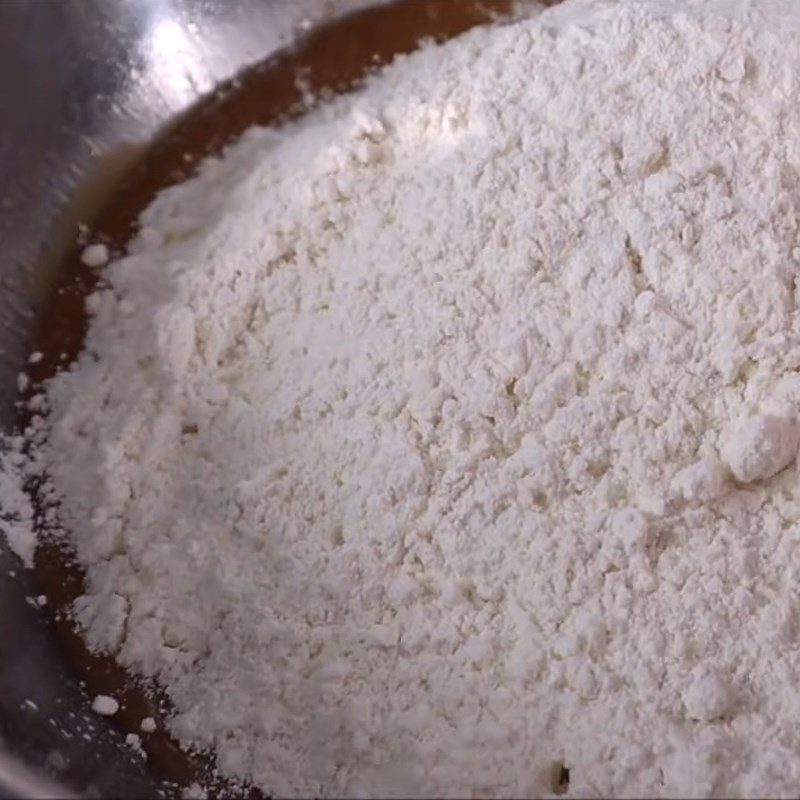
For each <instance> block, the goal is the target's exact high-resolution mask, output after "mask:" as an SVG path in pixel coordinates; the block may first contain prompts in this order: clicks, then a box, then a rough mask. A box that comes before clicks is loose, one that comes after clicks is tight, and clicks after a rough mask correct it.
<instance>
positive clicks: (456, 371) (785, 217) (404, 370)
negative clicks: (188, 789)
mask: <svg viewBox="0 0 800 800" xmlns="http://www.w3.org/2000/svg"><path fill="white" fill-rule="evenodd" d="M791 5H792V4H788V5H783V4H780V3H768V4H767V3H751V4H740V5H737V9H738V10H737V12H736V15H735V16H732V15H731V13H729V12H730V10H731V8H732V4H730V3H719V2H712V1H711V0H709V2H689V3H671V2H657V3H656V2H653V3H650V2H636V3H605V2H599V1H597V2H594V1H593V0H583V1H582V2H575V1H571V2H566V3H564V4H563V5H562V6H558V7H556V8H553V9H549V10H547V11H544V12H542V13H541V14H539V15H537V16H533V17H531V18H526V19H521V20H517V21H514V22H512V23H509V24H505V25H497V26H493V27H488V28H482V29H479V30H475V31H473V32H470V33H468V34H466V35H464V36H462V37H460V38H459V39H457V40H455V41H452V42H449V43H447V44H444V45H441V46H433V45H432V46H427V47H424V48H423V49H421V50H420V51H419V52H416V53H414V54H412V55H410V56H403V57H401V58H399V59H397V61H396V62H395V63H394V64H392V65H391V66H390V67H388V68H386V69H385V70H382V71H381V72H380V73H379V74H377V75H376V76H374V77H372V78H370V79H369V80H368V81H367V82H366V85H365V86H364V87H363V88H361V89H359V90H358V91H357V92H355V93H353V94H351V95H348V96H345V97H341V98H338V99H335V100H333V101H331V102H329V103H327V104H325V105H323V106H321V107H319V108H318V109H317V110H314V111H312V112H310V113H309V114H307V115H306V116H305V117H303V118H302V119H300V120H298V121H296V122H291V123H287V124H285V125H283V126H282V127H280V128H262V129H252V130H250V131H248V132H247V133H246V134H245V135H244V136H243V137H242V138H241V140H240V141H238V142H237V143H236V144H234V145H232V146H231V147H229V148H228V149H227V150H226V151H225V152H224V153H223V154H222V156H221V157H219V158H213V159H210V160H208V161H206V162H205V163H204V164H203V165H202V167H201V169H200V171H199V174H198V175H197V176H196V177H194V178H192V179H191V180H188V181H186V182H185V183H183V184H181V185H178V186H175V187H173V188H170V189H169V190H167V191H165V192H163V193H162V194H161V195H160V196H159V197H158V198H157V199H156V200H155V201H154V203H153V204H152V205H151V206H150V207H149V208H148V209H147V211H146V212H145V213H144V214H143V216H142V219H141V229H140V233H139V234H138V235H137V236H136V237H135V238H134V240H133V241H132V243H131V245H130V247H129V249H128V252H127V253H126V254H125V255H123V256H122V257H119V258H116V259H113V260H112V261H111V262H110V263H109V264H108V265H107V266H105V267H104V268H103V271H102V276H103V283H102V284H101V288H99V289H98V290H97V291H96V292H95V293H94V294H93V295H92V296H91V297H90V298H89V301H88V302H89V308H90V311H91V313H92V324H91V327H90V330H89V332H88V336H87V339H86V347H85V352H84V353H83V354H82V355H81V356H80V357H79V359H78V360H77V362H76V364H74V365H73V366H72V367H71V368H69V369H67V370H65V371H63V372H62V373H61V374H59V375H58V376H57V377H56V378H54V379H53V380H52V381H50V382H49V384H48V385H47V387H46V395H47V405H48V407H49V414H48V416H47V420H46V426H47V436H46V440H45V442H44V444H43V445H42V446H41V447H40V448H39V449H38V452H37V455H36V459H37V469H38V470H40V472H41V473H42V474H43V475H47V476H48V480H49V491H50V496H51V497H52V498H53V499H54V500H57V501H58V503H59V514H60V516H61V519H62V522H63V524H64V527H65V529H66V530H67V531H69V532H70V541H71V543H72V544H73V546H74V548H75V551H76V555H77V558H78V560H79V561H80V563H81V564H83V566H84V567H85V568H86V575H87V581H86V593H85V595H84V596H83V597H82V598H81V599H80V600H79V601H78V602H77V603H76V604H75V608H74V613H75V615H76V618H77V620H78V621H79V623H80V624H81V626H82V627H83V629H84V631H85V635H86V639H87V641H88V642H89V643H90V645H91V646H92V647H93V648H95V649H98V650H102V651H105V652H108V653H111V654H113V656H114V657H115V658H116V659H117V660H118V661H119V662H120V663H121V664H123V665H124V666H125V667H127V668H129V669H131V670H133V671H134V672H136V673H138V674H141V675H144V676H147V677H153V678H155V679H157V680H158V681H159V682H160V684H161V685H162V686H163V687H164V688H165V690H166V692H167V694H168V696H169V699H170V701H171V703H172V706H173V707H174V713H173V714H172V716H171V717H170V718H169V720H168V721H167V727H168V730H169V732H170V733H171V734H172V735H173V736H175V737H177V738H178V739H179V740H180V741H181V742H183V743H184V744H186V745H195V746H199V747H208V748H211V749H213V750H214V751H215V753H216V754H217V757H218V766H219V769H220V770H221V771H222V773H224V774H226V775H231V776H238V777H241V778H246V779H248V780H250V781H252V782H253V783H254V784H256V785H257V786H259V787H261V788H262V789H263V790H264V791H265V792H266V793H268V794H272V795H274V796H312V795H315V796H386V795H393V796H444V795H447V796H461V797H463V796H479V795H486V796H503V797H507V796H542V795H547V794H554V793H564V794H566V795H567V796H577V797H583V796H587V795H602V796H623V795H624V796H666V797H676V796H687V795H696V794H716V795H722V796H731V795H745V796H747V795H750V796H752V795H759V796H764V795H769V796H781V795H787V796H788V795H794V794H796V792H797V786H798V783H800V729H798V726H797V722H796V720H797V717H798V714H800V699H798V694H797V691H796V687H797V682H798V674H799V672H798V671H799V670H800V661H799V660H798V657H797V653H798V652H799V651H798V647H800V597H799V596H798V591H797V576H798V575H800V524H799V522H798V521H799V520H800V479H799V478H798V474H797V467H796V463H795V456H796V452H797V444H798V428H797V419H796V409H798V408H800V379H799V378H798V372H799V371H800V314H798V292H799V291H800V290H798V283H797V276H798V271H799V270H800V229H799V228H798V219H800V216H799V215H800V104H798V102H797V98H798V91H799V90H800V86H798V81H800V36H799V35H798V25H797V20H796V16H797V13H796V10H795V11H794V12H792V10H791ZM87 255H88V256H90V258H89V260H90V261H91V262H92V263H95V262H97V263H98V265H99V264H100V263H101V261H102V260H103V259H104V258H105V257H106V254H105V253H98V252H97V251H92V252H91V253H89V254H87ZM101 256H102V258H101ZM23 505H24V504H22V505H20V509H21V510H20V512H19V514H18V515H17V517H15V522H14V524H17V522H18V520H19V519H20V518H21V516H20V515H23V516H24V515H25V514H27V513H28V512H27V511H26V510H25V509H24V507H23ZM104 708H105V706H104ZM109 710H110V709H109ZM99 713H105V712H104V709H99Z"/></svg>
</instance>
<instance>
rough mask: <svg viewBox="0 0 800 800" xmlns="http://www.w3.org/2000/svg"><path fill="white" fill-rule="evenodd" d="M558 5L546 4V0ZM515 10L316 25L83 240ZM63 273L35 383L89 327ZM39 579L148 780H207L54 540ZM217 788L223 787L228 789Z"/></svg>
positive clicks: (488, 0)
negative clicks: (316, 101)
mask: <svg viewBox="0 0 800 800" xmlns="http://www.w3.org/2000/svg"><path fill="white" fill-rule="evenodd" d="M557 1H558V0H549V2H550V3H551V4H552V3H554V2H557ZM512 6H513V3H512V0H483V1H482V2H477V1H476V0H406V2H396V3H391V4H388V5H380V6H378V7H375V8H371V9H368V10H366V11H362V12H358V13H356V14H353V15H350V16H347V17H344V18H341V19H338V20H335V21H333V22H331V23H327V24H324V25H322V26H320V27H318V28H316V29H315V30H313V31H312V32H311V33H310V34H309V35H308V36H307V37H306V38H305V39H303V40H302V41H301V42H299V43H298V44H297V45H295V46H294V47H293V48H292V49H291V50H289V51H284V52H281V53H279V54H277V55H275V56H273V57H271V58H270V59H268V60H267V61H265V62H263V63H261V64H259V65H257V66H255V67H253V68H251V69H248V70H246V71H245V72H243V73H242V74H240V75H239V76H237V78H236V79H235V80H233V81H230V82H228V83H226V84H224V85H223V86H221V87H220V88H219V89H218V90H217V92H215V93H214V94H213V95H212V96H210V97H209V98H207V99H205V100H202V101H201V102H200V103H198V104H197V105H196V106H195V107H194V108H192V109H191V110H190V111H189V112H188V113H187V114H186V115H185V116H183V117H182V118H181V119H179V120H178V121H177V122H176V123H175V124H174V125H173V126H172V127H171V128H170V129H169V130H167V131H166V132H165V133H164V135H163V136H161V137H160V138H159V139H158V140H157V141H156V142H155V143H154V144H153V145H152V146H151V147H150V148H149V149H148V150H147V151H146V152H145V154H144V155H143V157H142V158H141V160H140V161H139V162H138V163H137V164H136V165H135V166H134V167H133V168H132V169H131V170H130V171H129V173H128V174H127V176H126V177H124V178H123V179H122V180H121V181H119V182H118V183H117V184H116V187H115V188H114V190H113V191H112V192H111V194H110V196H109V197H108V199H107V201H106V202H105V204H104V206H103V208H102V210H101V211H100V213H99V214H97V216H96V218H95V219H94V220H92V221H91V224H90V226H89V237H88V238H89V240H90V241H103V242H105V243H107V244H108V245H109V247H110V248H111V250H112V252H113V253H117V254H119V253H122V252H124V250H125V246H126V243H127V242H128V241H129V239H130V237H131V234H132V233H133V232H134V230H135V226H136V220H137V218H138V217H139V215H140V214H141V212H142V211H143V210H144V209H145V208H146V207H147V205H148V204H149V203H150V202H151V201H152V199H153V198H154V196H155V195H156V193H158V192H159V191H161V190H162V189H164V188H166V187H167V186H170V185H172V184H175V183H177V182H180V181H182V180H184V179H186V178H187V177H189V176H190V175H191V174H192V173H193V171H194V169H195V167H196V166H197V164H198V162H199V161H200V160H201V159H203V158H204V157H205V156H207V155H209V154H211V153H215V152H218V151H219V150H220V148H221V147H222V146H224V145H225V144H226V143H228V142H230V141H231V140H232V139H234V138H235V137H237V136H238V135H239V134H241V133H242V132H243V131H244V130H246V129H247V128H248V127H250V126H251V125H268V124H273V123H275V122H278V121H280V120H282V119H285V118H289V117H291V116H294V115H296V114H298V113H300V112H301V110H302V104H301V103H302V97H303V93H304V91H306V92H307V91H309V90H310V91H311V92H312V93H314V94H317V95H318V94H320V93H324V92H331V91H334V92H339V91H344V90H346V89H348V88H350V87H352V86H353V85H354V84H356V83H357V82H358V81H359V79H361V78H363V77H364V76H365V75H366V74H367V73H368V72H369V71H370V70H372V69H374V68H375V67H376V66H377V65H380V64H382V63H386V62H387V61H390V60H391V59H392V57H393V56H395V55H396V54H398V53H403V52H408V51H410V50H413V49H414V48H415V47H416V46H417V44H418V42H419V41H420V40H421V39H425V38H434V39H437V40H444V39H448V38H450V37H452V36H455V35H457V34H459V33H461V32H463V31H465V30H467V29H469V28H471V27H473V26H474V25H478V24H481V23H485V22H487V21H490V20H492V19H494V18H497V17H502V16H504V15H506V14H508V13H509V12H510V11H511V10H512ZM301 86H302V88H301ZM58 275H59V277H58V285H57V286H56V287H55V290H54V291H53V293H52V295H51V298H50V301H49V303H48V304H47V307H46V310H45V313H44V314H43V315H42V318H41V323H40V325H39V327H38V334H37V337H36V340H35V349H36V350H38V351H40V352H41V353H42V354H43V358H42V360H41V361H40V362H38V363H37V364H35V365H32V366H31V368H30V370H29V371H30V377H31V378H32V380H33V383H34V385H37V384H38V383H40V382H41V381H43V380H45V379H47V378H48V377H50V376H52V375H53V374H54V373H55V372H56V370H57V369H58V368H60V367H63V366H64V365H65V364H66V363H69V362H70V361H71V360H72V359H74V358H75V356H76V355H77V354H78V352H79V351H80V349H81V346H82V342H83V338H84V335H85V332H86V326H87V318H86V314H85V311H84V300H85V297H86V295H87V293H89V292H90V291H91V290H92V288H93V287H94V285H95V283H96V281H97V275H96V274H95V272H94V271H92V270H90V269H88V268H87V267H85V266H84V265H83V264H82V263H81V261H80V246H79V245H78V243H77V242H76V243H75V244H74V245H73V246H72V247H71V249H70V251H69V252H68V253H67V254H66V256H65V258H64V259H63V263H62V265H61V268H60V270H59V272H58ZM35 577H36V580H37V582H38V584H39V586H40V589H41V591H42V593H44V594H46V595H47V598H48V606H47V608H48V609H49V610H50V613H51V614H52V617H51V620H50V622H51V624H52V627H53V630H54V633H55V635H56V636H57V638H58V640H59V642H60V645H61V647H62V648H63V650H64V651H65V654H66V656H67V657H68V658H69V660H70V662H71V663H72V664H74V666H75V668H76V670H77V671H78V673H79V675H80V676H81V678H82V679H83V680H84V681H85V682H86V685H87V687H88V689H89V691H90V692H91V693H94V694H109V695H112V696H113V697H115V698H117V699H118V700H119V701H120V703H121V708H120V711H119V712H118V714H117V715H116V716H115V717H114V722H115V723H116V724H117V725H118V726H119V727H120V729H121V730H123V731H124V732H132V733H136V734H139V735H141V737H142V740H143V746H144V748H145V750H146V751H147V755H148V759H149V761H148V763H149V764H150V767H151V769H152V771H153V773H154V775H155V776H156V777H157V778H159V779H162V780H165V781H169V782H174V783H176V784H179V785H187V784H189V783H191V782H192V781H194V780H198V779H199V780H201V781H205V780H208V778H209V775H210V770H211V769H212V767H213V756H212V755H210V754H190V753H186V752H184V751H183V750H181V749H180V748H179V747H178V745H177V744H176V742H174V741H173V740H172V739H170V737H169V736H168V735H167V734H166V733H165V732H164V728H163V724H161V723H162V721H163V719H164V714H165V712H166V711H167V704H166V703H165V701H164V699H163V695H162V694H160V693H159V691H158V689H157V687H152V686H150V687H147V686H143V684H142V682H141V681H139V680H137V679H136V678H134V677H133V676H132V675H131V674H130V673H128V672H127V671H126V670H124V669H122V668H121V667H120V666H119V665H118V664H116V663H115V661H114V660H113V659H112V658H110V657H106V656H98V655H94V654H91V653H89V652H88V650H87V649H86V647H85V645H84V643H83V640H82V639H81V637H80V636H79V634H78V633H77V632H76V630H75V629H74V627H73V625H72V624H71V622H70V621H69V620H68V618H67V617H68V615H67V611H68V609H69V607H70V606H71V604H72V602H73V601H74V600H75V598H76V597H78V596H79V595H80V594H81V593H82V590H83V574H82V571H81V569H80V568H79V567H78V566H76V565H75V564H74V563H72V562H71V560H70V556H69V554H68V553H66V552H65V550H64V549H63V548H62V547H59V546H56V545H45V546H42V547H40V548H39V551H38V553H37V556H36V568H35ZM148 716H152V717H154V718H156V720H158V721H159V728H158V730H157V731H156V732H155V733H151V734H147V733H142V732H141V730H140V728H139V724H140V722H141V720H142V719H143V718H144V717H148ZM219 791H221V792H222V793H223V794H229V793H230V789H227V790H226V789H225V788H224V787H220V789H219ZM250 794H253V796H259V795H258V793H257V792H251V793H250Z"/></svg>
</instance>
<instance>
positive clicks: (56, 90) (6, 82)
mask: <svg viewBox="0 0 800 800" xmlns="http://www.w3.org/2000/svg"><path fill="white" fill-rule="evenodd" d="M372 2H375V0H372ZM368 4H370V0H3V1H2V2H0V108H1V109H2V126H0V259H2V261H1V263H0V279H1V280H2V290H0V422H1V423H2V426H3V429H4V430H8V428H9V426H10V425H11V423H12V419H13V402H14V395H15V392H16V374H17V373H18V372H19V370H20V368H21V366H22V364H23V360H24V357H25V354H26V353H27V352H28V351H29V350H30V342H31V336H32V330H33V326H34V323H35V319H36V314H37V311H38V310H39V309H40V308H41V305H42V301H43V299H44V298H45V296H46V294H47V292H48V290H49V288H50V287H51V286H52V283H53V278H54V270H56V269H57V266H58V264H59V255H60V254H61V253H62V252H63V250H64V248H65V246H66V245H67V244H68V243H69V242H71V241H74V238H75V235H76V232H77V223H78V222H79V221H80V220H81V219H87V218H90V217H91V216H92V212H93V209H94V208H96V207H97V205H98V204H99V203H100V202H101V201H102V198H103V191H104V187H106V186H108V185H110V184H112V183H113V181H114V178H115V176H118V175H119V174H120V171H121V170H122V169H124V167H125V166H126V165H127V164H128V163H129V162H130V161H131V159H132V158H135V156H136V154H137V153H138V152H139V151H140V150H141V145H142V144H144V143H146V142H147V141H148V140H150V139H151V138H152V137H153V135H154V134H155V132H156V131H157V130H158V129H159V127H161V126H162V125H163V124H164V123H165V122H166V121H167V120H169V119H171V118H173V117H174V116H175V115H176V114H178V113H180V112H181V111H183V110H185V109H186V108H188V107H189V106H190V105H191V104H192V103H193V102H194V101H195V100H196V99H197V98H198V97H199V96H201V95H203V94H205V93H207V92H209V91H210V90H211V89H212V88H213V87H214V86H215V84H217V83H219V82H220V81H222V80H224V79H225V78H228V77H230V76H232V75H233V74H234V73H236V72H237V71H238V70H240V69H241V68H242V67H243V66H245V65H247V64H249V63H252V62H254V61H258V60H260V59H263V58H265V57H266V56H268V55H269V54H270V53H272V52H274V51H275V50H277V49H278V48H281V47H284V46H287V45H289V44H290V43H291V42H292V41H293V40H295V39H296V38H297V37H298V36H300V35H302V33H303V32H304V31H305V30H306V29H307V28H308V27H309V26H310V25H312V24H313V23H314V22H316V21H320V20H321V19H324V18H330V17H331V16H335V15H338V14H342V13H345V12H348V11H352V10H355V9H356V8H358V7H361V6H365V5H368ZM0 513H2V509H0ZM34 591H35V590H34V588H33V586H32V584H31V582H30V579H29V577H28V576H27V575H25V574H24V572H23V571H21V570H20V567H19V563H18V562H17V561H16V559H15V558H14V557H13V556H11V555H10V554H9V553H7V552H6V551H5V550H3V551H2V552H0V608H2V613H0V747H1V748H2V750H1V751H0V797H2V796H4V795H8V796H13V797H48V796H49V797H65V796H68V795H69V794H70V793H71V792H74V793H75V794H78V795H83V794H89V795H95V796H101V797H110V796H114V797H143V796H152V795H154V794H155V793H156V791H157V790H158V789H159V788H160V787H159V784H158V781H157V780H156V778H155V777H154V776H153V775H152V774H151V773H150V772H149V771H148V767H147V764H146V763H145V762H143V761H142V760H141V759H140V758H138V757H137V756H136V755H135V754H134V753H133V752H132V751H131V750H130V748H126V747H125V746H124V741H123V736H122V735H121V734H120V733H119V732H117V731H115V730H113V728H112V726H111V725H110V724H108V723H107V722H106V720H104V719H102V718H100V717H98V716H96V715H94V714H92V712H91V711H90V708H89V696H88V694H87V691H86V689H85V688H84V687H82V686H81V685H80V684H79V682H78V681H77V679H76V677H75V675H74V672H73V670H72V668H71V667H70V666H69V664H68V663H66V661H65V659H64V657H63V655H62V654H61V652H60V651H59V649H58V648H57V646H56V645H55V643H54V642H53V641H52V639H51V635H50V634H49V632H48V630H47V627H46V626H45V624H44V621H43V619H42V617H41V614H40V612H39V611H37V610H36V609H35V608H34V606H33V604H31V603H30V602H29V600H28V599H26V598H29V597H30V596H31V595H32V594H33V593H34Z"/></svg>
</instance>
